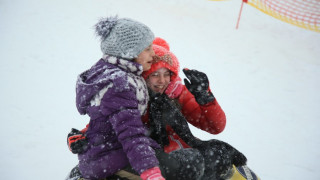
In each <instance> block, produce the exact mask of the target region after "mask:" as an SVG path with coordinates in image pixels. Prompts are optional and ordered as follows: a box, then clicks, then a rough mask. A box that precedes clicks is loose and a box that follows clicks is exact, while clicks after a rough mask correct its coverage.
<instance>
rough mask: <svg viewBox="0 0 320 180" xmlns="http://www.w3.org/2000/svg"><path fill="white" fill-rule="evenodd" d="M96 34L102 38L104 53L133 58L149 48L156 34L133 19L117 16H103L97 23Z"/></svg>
mask: <svg viewBox="0 0 320 180" xmlns="http://www.w3.org/2000/svg"><path fill="white" fill-rule="evenodd" d="M95 29H96V34H97V35H98V36H100V38H101V50H102V52H103V54H104V55H112V56H116V57H120V58H123V59H128V60H132V59H134V58H136V57H138V55H139V54H140V53H141V52H142V51H143V50H144V49H145V48H147V47H148V46H149V45H150V44H151V43H152V41H153V39H154V34H153V32H152V31H151V30H150V28H149V27H147V26H146V25H144V24H142V23H140V22H137V21H135V20H132V19H127V18H122V19H118V17H117V16H114V17H107V18H102V19H100V21H99V22H98V23H97V24H96V25H95Z"/></svg>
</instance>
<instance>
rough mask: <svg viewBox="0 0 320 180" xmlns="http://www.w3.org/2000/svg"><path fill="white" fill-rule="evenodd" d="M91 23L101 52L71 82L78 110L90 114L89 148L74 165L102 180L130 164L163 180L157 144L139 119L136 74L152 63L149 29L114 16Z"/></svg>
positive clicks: (142, 96)
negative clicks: (90, 64)
mask: <svg viewBox="0 0 320 180" xmlns="http://www.w3.org/2000/svg"><path fill="white" fill-rule="evenodd" d="M95 27H96V32H97V35H98V36H100V38H101V50H102V52H103V57H102V58H101V59H100V60H99V61H98V62H97V63H96V64H94V65H93V66H92V67H91V68H90V69H89V70H87V71H85V72H83V73H82V74H80V75H79V77H78V80H77V84H76V105H77V109H78V111H79V113H80V114H82V115H84V114H87V115H89V117H90V123H89V124H90V126H89V128H88V130H87V137H88V141H89V148H88V150H87V151H86V152H85V153H82V154H79V156H78V158H79V169H80V171H81V173H82V175H83V176H84V178H86V179H102V178H106V177H108V176H110V175H113V174H115V173H117V172H118V171H119V170H121V169H123V168H124V167H126V166H128V164H130V165H131V166H132V168H133V169H134V170H135V171H137V172H138V173H139V174H140V177H141V178H142V179H147V178H148V179H157V180H162V179H164V178H163V177H162V175H161V172H160V169H159V167H158V166H159V162H158V159H157V157H156V155H155V149H158V148H159V145H158V144H157V143H155V142H154V141H153V140H152V139H151V138H149V137H148V136H146V129H145V127H144V125H143V123H142V122H141V115H143V114H144V113H145V111H146V108H147V103H148V100H149V96H148V91H147V86H146V84H145V81H144V79H143V77H142V76H141V73H142V72H143V71H146V70H149V69H150V66H151V64H152V59H153V56H154V51H153V49H152V41H153V39H154V34H153V32H152V31H151V30H150V29H149V28H148V27H147V26H146V25H144V24H142V23H140V22H137V21H134V20H131V19H124V18H123V19H118V17H109V18H105V19H101V20H100V21H99V22H98V23H97V24H96V26H95ZM151 177H152V178H151Z"/></svg>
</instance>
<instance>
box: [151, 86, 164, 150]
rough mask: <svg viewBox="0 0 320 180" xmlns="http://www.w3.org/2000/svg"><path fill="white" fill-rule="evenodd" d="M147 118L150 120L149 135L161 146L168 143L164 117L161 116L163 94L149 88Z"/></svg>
mask: <svg viewBox="0 0 320 180" xmlns="http://www.w3.org/2000/svg"><path fill="white" fill-rule="evenodd" d="M149 96H150V100H149V120H150V128H149V130H150V132H151V134H150V137H151V138H152V139H154V140H155V141H156V142H157V143H158V144H159V145H161V147H164V146H166V145H168V144H169V139H168V135H167V131H166V119H165V117H164V116H163V113H164V110H165V107H166V104H165V103H164V102H165V99H164V98H165V96H166V95H165V94H160V93H155V92H152V90H150V89H149Z"/></svg>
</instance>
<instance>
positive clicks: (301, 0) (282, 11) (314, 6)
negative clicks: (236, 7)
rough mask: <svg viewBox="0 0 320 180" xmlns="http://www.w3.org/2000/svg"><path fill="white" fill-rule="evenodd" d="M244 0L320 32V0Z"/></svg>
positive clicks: (293, 22)
mask: <svg viewBox="0 0 320 180" xmlns="http://www.w3.org/2000/svg"><path fill="white" fill-rule="evenodd" d="M243 2H245V3H247V4H249V5H251V6H253V7H255V8H257V9H259V10H260V11H262V12H264V13H266V14H268V15H270V16H272V17H274V18H277V19H279V20H282V21H284V22H287V23H290V24H293V25H295V26H298V27H301V28H305V29H308V30H312V31H316V32H320V0H243Z"/></svg>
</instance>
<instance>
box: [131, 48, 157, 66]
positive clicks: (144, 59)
mask: <svg viewBox="0 0 320 180" xmlns="http://www.w3.org/2000/svg"><path fill="white" fill-rule="evenodd" d="M154 55H155V53H154V51H153V48H152V44H151V45H150V46H148V47H147V48H146V49H144V50H143V51H142V52H141V53H140V54H139V56H138V57H137V58H136V59H135V60H134V61H135V62H137V63H139V64H141V65H142V67H143V71H148V70H149V69H150V68H151V65H152V60H153V56H154Z"/></svg>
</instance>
